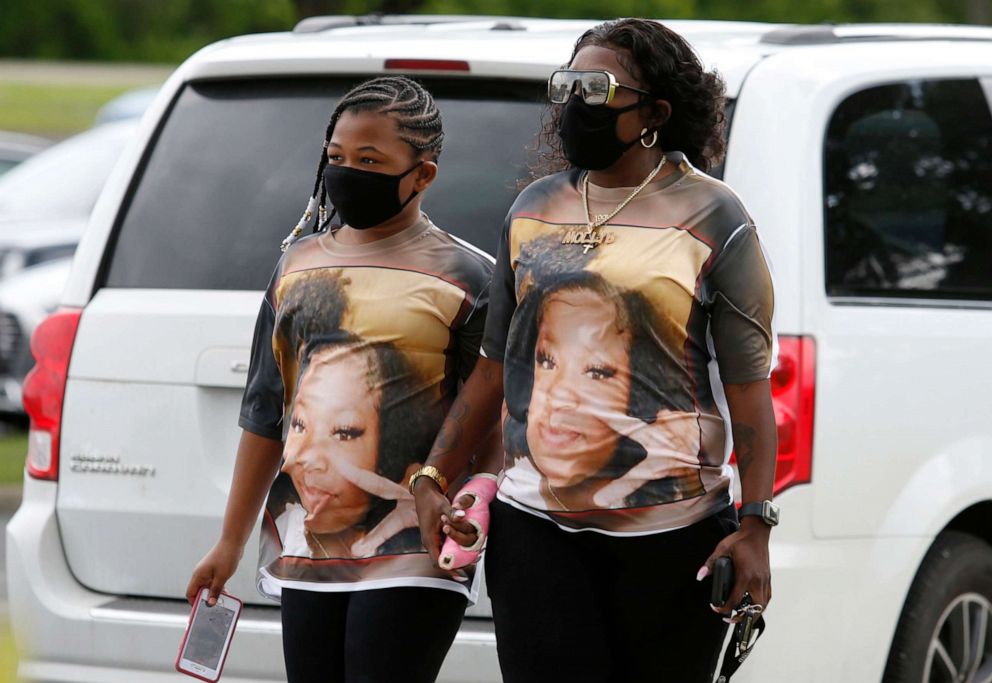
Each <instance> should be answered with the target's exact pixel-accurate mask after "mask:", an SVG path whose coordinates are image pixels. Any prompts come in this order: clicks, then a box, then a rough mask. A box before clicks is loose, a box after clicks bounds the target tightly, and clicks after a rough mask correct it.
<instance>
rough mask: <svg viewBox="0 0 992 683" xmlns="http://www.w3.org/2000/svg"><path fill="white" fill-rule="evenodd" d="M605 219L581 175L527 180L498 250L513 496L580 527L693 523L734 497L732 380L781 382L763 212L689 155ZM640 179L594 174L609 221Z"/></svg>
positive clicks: (496, 295) (508, 484)
mask: <svg viewBox="0 0 992 683" xmlns="http://www.w3.org/2000/svg"><path fill="white" fill-rule="evenodd" d="M668 158H669V159H670V160H671V162H672V163H674V164H675V166H676V172H675V173H672V174H669V175H667V176H665V177H663V178H662V179H661V180H659V181H657V182H655V183H652V184H650V185H648V187H647V188H645V189H644V190H643V191H642V192H641V193H640V194H639V195H638V196H637V197H636V198H635V199H634V200H633V201H632V202H631V203H630V204H628V205H627V206H626V207H625V208H624V209H623V210H622V211H621V212H620V213H619V214H617V216H616V217H615V218H613V219H612V220H611V221H609V223H608V224H607V225H605V226H603V227H602V228H600V229H599V230H595V231H590V230H588V229H587V222H586V219H585V208H584V206H583V201H582V195H581V185H580V183H581V180H582V175H583V172H581V171H578V170H574V171H570V172H565V173H559V174H556V175H553V176H549V177H547V178H544V179H542V180H540V181H538V182H536V183H534V184H533V185H531V186H529V187H528V188H527V189H526V190H525V191H524V192H523V193H521V195H520V196H519V197H518V198H517V201H516V203H515V204H514V205H513V207H512V208H511V210H510V214H509V216H508V217H507V220H506V224H505V226H504V231H503V235H502V238H501V241H500V245H499V251H498V252H497V255H496V271H495V273H494V275H493V285H492V288H491V290H490V306H489V319H488V323H487V326H486V333H485V339H484V342H483V353H484V354H485V355H486V356H487V357H488V358H493V359H496V360H502V361H503V362H504V388H505V391H506V405H505V414H504V418H503V440H504V448H505V449H506V462H505V468H504V473H503V477H502V478H501V481H500V487H499V497H500V498H501V499H502V500H504V501H506V502H508V503H510V504H512V505H515V506H516V507H518V508H520V509H522V510H525V511H528V512H531V513H534V514H537V515H540V516H544V517H548V518H550V519H552V520H553V521H555V522H556V523H557V524H558V525H559V526H561V527H562V528H564V529H572V530H579V529H590V530H595V531H600V532H603V533H609V534H616V535H636V534H647V533H656V532H660V531H667V530H670V529H675V528H678V527H682V526H686V525H689V524H692V523H694V522H696V521H699V520H700V519H703V518H704V517H707V516H709V515H711V514H713V513H715V512H717V511H718V510H719V509H721V508H722V507H725V506H727V505H728V504H729V503H730V502H731V493H730V488H731V487H730V484H731V481H732V477H733V470H732V469H731V467H730V466H729V465H728V460H729V457H730V452H731V450H732V444H731V440H730V437H729V434H730V423H729V415H728V412H729V411H728V410H727V406H726V398H725V396H724V392H723V383H728V384H745V383H749V382H755V381H759V380H764V379H767V378H768V377H769V376H770V373H771V369H772V363H773V358H774V355H775V335H774V333H773V330H772V311H773V298H774V296H773V289H772V279H771V275H770V272H769V268H768V265H767V262H766V258H765V254H764V251H763V249H762V246H761V244H760V242H759V240H758V234H757V231H756V230H755V226H754V223H753V222H752V220H751V218H750V216H749V215H748V214H747V212H746V211H745V209H744V207H743V206H742V204H741V202H740V200H739V199H738V197H737V196H736V195H735V194H734V193H733V192H732V191H731V190H730V189H729V188H728V187H727V186H726V185H724V184H723V183H721V182H719V181H717V180H715V179H713V178H711V177H709V176H707V175H705V174H703V173H700V172H698V171H696V170H695V169H694V168H693V167H692V166H691V165H690V164H689V163H688V162H687V161H686V159H685V157H684V155H682V154H681V153H678V152H673V153H669V156H668ZM630 192H631V188H602V187H597V186H595V185H592V184H590V185H589V191H588V195H589V204H590V211H591V212H592V213H593V214H594V215H596V214H607V215H608V214H609V212H611V211H612V210H613V209H614V208H615V207H616V206H617V205H618V204H620V203H621V202H622V201H623V200H624V199H625V198H626V197H627V196H628V195H629V194H630Z"/></svg>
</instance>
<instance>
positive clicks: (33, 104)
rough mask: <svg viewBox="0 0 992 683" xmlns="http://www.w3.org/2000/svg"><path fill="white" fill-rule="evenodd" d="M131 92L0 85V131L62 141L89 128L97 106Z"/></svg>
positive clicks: (113, 88)
mask: <svg viewBox="0 0 992 683" xmlns="http://www.w3.org/2000/svg"><path fill="white" fill-rule="evenodd" d="M130 89H131V88H130V87H129V86H114V85H86V84H82V85H63V84H51V83H7V82H0V130H12V131H18V132H21V133H31V134H33V135H42V136H45V137H50V138H64V137H67V136H69V135H72V134H73V133H77V132H79V131H81V130H85V129H86V128H89V127H90V126H92V125H93V118H94V117H95V116H96V112H97V110H98V109H100V107H102V106H103V105H104V104H106V103H107V102H109V101H110V100H112V99H113V98H115V97H117V96H118V95H120V94H121V93H123V92H126V91H128V90H130Z"/></svg>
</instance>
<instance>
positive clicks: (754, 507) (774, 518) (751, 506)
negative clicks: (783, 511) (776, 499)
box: [737, 500, 779, 526]
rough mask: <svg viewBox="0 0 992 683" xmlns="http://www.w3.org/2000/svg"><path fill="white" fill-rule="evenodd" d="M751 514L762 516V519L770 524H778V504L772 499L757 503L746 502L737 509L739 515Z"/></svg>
mask: <svg viewBox="0 0 992 683" xmlns="http://www.w3.org/2000/svg"><path fill="white" fill-rule="evenodd" d="M749 515H753V516H754V517H761V521H763V522H764V523H765V524H767V525H768V526H776V525H777V524H778V515H779V510H778V505H776V504H775V503H773V502H771V501H770V500H762V501H760V502H757V503H746V504H744V505H742V506H741V509H740V510H738V511H737V516H738V517H747V516H749Z"/></svg>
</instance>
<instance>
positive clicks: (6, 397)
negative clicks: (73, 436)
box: [0, 120, 138, 416]
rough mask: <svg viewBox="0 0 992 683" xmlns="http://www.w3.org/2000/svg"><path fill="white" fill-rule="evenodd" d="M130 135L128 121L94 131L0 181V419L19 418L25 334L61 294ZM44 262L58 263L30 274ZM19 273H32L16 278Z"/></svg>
mask: <svg viewBox="0 0 992 683" xmlns="http://www.w3.org/2000/svg"><path fill="white" fill-rule="evenodd" d="M137 128H138V126H137V122H136V121H134V120H130V121H124V122H120V123H109V124H104V125H101V126H97V127H95V128H92V129H90V130H88V131H85V132H83V133H80V134H79V135H76V136H73V137H71V138H69V139H67V140H65V141H63V142H60V143H58V144H56V145H53V146H51V147H49V148H48V149H46V150H44V151H43V152H40V153H38V154H36V155H35V156H33V157H32V158H30V159H28V160H27V161H25V162H24V163H22V164H21V165H20V166H18V167H17V168H15V169H13V170H11V171H10V172H9V173H7V174H5V175H4V176H3V177H0V288H2V289H3V291H5V292H6V294H5V295H4V296H2V297H0V416H2V415H14V416H18V415H22V414H23V413H24V408H23V406H22V404H21V383H22V382H23V381H24V375H25V374H26V373H27V371H28V370H29V369H30V368H31V365H32V364H33V361H32V358H31V354H30V351H29V349H28V342H29V340H30V339H31V334H32V333H33V332H34V328H35V326H36V325H37V324H38V323H39V322H40V321H41V319H42V318H43V317H44V315H43V313H45V314H47V313H49V312H51V310H46V309H48V308H49V307H50V306H54V304H55V303H57V301H58V297H59V296H60V295H61V293H62V290H63V289H64V288H65V282H66V279H67V278H68V272H69V269H68V260H67V259H68V258H69V257H71V256H72V255H73V254H74V253H75V251H76V246H77V245H78V244H79V240H80V239H81V238H82V235H83V232H84V231H85V229H86V223H87V221H88V220H89V216H90V212H91V211H92V210H93V206H94V205H95V204H96V200H97V197H99V195H100V190H102V189H103V184H104V183H105V182H106V180H107V178H108V177H109V176H110V171H111V170H112V169H113V167H114V164H116V163H117V159H118V158H119V157H120V155H121V152H123V150H124V147H125V145H126V144H127V141H128V140H129V139H130V138H131V137H132V136H133V135H134V133H135V131H137ZM51 261H59V262H60V263H59V264H58V265H57V266H54V267H52V268H43V269H41V270H40V271H38V270H36V269H35V267H36V266H39V265H41V264H45V263H47V262H51ZM25 269H27V270H30V271H32V272H31V273H30V274H26V275H25V277H24V278H18V277H17V276H18V274H19V273H20V272H22V271H24V270H25ZM40 273H45V274H44V275H41V274H40ZM12 278H13V279H15V282H14V283H12V284H11V285H10V286H9V287H6V286H5V285H6V282H7V281H8V280H10V279H12ZM60 278H61V279H60ZM52 310H54V309H52Z"/></svg>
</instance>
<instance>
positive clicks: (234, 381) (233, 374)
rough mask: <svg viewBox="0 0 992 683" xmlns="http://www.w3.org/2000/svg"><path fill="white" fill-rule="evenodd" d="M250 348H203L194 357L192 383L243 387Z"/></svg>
mask: <svg viewBox="0 0 992 683" xmlns="http://www.w3.org/2000/svg"><path fill="white" fill-rule="evenodd" d="M250 355H251V349H250V348H248V347H246V346H243V347H237V346H234V347H214V348H211V349H204V350H203V351H201V352H200V356H199V357H198V358H197V359H196V372H195V374H194V380H193V381H194V384H196V386H198V387H230V388H232V389H243V388H244V386H245V382H246V380H247V377H248V368H249V357H250Z"/></svg>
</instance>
